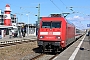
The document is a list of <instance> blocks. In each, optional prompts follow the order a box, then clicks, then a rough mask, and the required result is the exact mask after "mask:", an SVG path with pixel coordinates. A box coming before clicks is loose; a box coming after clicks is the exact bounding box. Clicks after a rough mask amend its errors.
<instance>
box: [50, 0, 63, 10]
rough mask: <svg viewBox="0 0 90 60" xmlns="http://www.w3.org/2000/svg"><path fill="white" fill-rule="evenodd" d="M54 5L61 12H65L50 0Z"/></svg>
mask: <svg viewBox="0 0 90 60" xmlns="http://www.w3.org/2000/svg"><path fill="white" fill-rule="evenodd" d="M50 1H51V2H52V3H53V5H54V6H56V7H57V8H58V9H59V10H60V11H61V12H63V11H62V10H61V9H60V8H59V7H58V6H57V5H56V4H55V3H54V2H53V1H52V0H50Z"/></svg>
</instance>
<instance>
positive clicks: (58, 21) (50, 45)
mask: <svg viewBox="0 0 90 60" xmlns="http://www.w3.org/2000/svg"><path fill="white" fill-rule="evenodd" d="M74 40H75V26H74V24H72V23H70V22H69V21H68V20H66V19H65V18H64V17H63V16H61V14H51V17H42V18H41V20H40V27H39V30H38V46H39V47H42V51H43V52H45V51H47V50H49V51H60V50H61V49H63V48H65V47H66V46H67V45H69V44H70V43H72V42H73V41H74Z"/></svg>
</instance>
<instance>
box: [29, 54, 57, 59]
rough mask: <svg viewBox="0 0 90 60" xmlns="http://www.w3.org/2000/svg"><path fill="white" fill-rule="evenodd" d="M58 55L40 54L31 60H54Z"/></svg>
mask: <svg viewBox="0 0 90 60" xmlns="http://www.w3.org/2000/svg"><path fill="white" fill-rule="evenodd" d="M57 55H58V54H56V55H51V54H40V55H37V56H35V57H34V58H31V59H30V60H43V59H44V60H52V59H53V58H55V57H56V56H57Z"/></svg>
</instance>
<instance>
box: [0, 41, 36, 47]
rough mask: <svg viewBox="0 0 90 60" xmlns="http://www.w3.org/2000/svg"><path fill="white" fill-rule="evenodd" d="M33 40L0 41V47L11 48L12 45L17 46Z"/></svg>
mask: <svg viewBox="0 0 90 60" xmlns="http://www.w3.org/2000/svg"><path fill="white" fill-rule="evenodd" d="M35 41H37V40H36V39H35V40H30V39H16V40H11V41H10V40H7V41H1V42H0V47H6V46H12V45H17V44H22V43H28V42H35Z"/></svg>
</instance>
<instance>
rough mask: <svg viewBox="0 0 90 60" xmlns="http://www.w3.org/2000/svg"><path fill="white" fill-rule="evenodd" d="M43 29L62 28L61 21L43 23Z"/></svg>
mask: <svg viewBox="0 0 90 60" xmlns="http://www.w3.org/2000/svg"><path fill="white" fill-rule="evenodd" d="M42 28H61V22H60V21H58V22H57V21H50V22H42Z"/></svg>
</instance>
